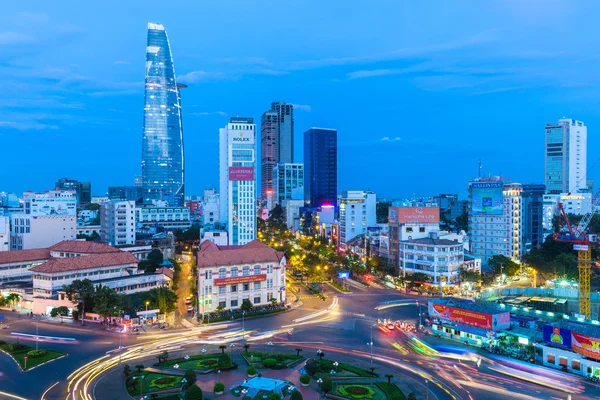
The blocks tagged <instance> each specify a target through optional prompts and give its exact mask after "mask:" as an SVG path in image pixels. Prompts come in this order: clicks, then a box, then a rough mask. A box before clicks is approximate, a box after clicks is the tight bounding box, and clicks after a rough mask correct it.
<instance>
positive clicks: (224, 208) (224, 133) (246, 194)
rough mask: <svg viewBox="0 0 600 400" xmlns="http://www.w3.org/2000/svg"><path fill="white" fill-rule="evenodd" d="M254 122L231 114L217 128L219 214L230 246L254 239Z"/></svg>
mask: <svg viewBox="0 0 600 400" xmlns="http://www.w3.org/2000/svg"><path fill="white" fill-rule="evenodd" d="M255 170H256V125H255V124H254V120H253V119H252V118H239V117H232V118H231V119H230V120H229V123H228V124H227V126H225V128H221V129H220V130H219V180H220V193H219V195H220V208H221V210H220V213H219V218H220V220H221V223H222V224H225V225H226V226H227V236H228V238H229V244H230V245H244V244H246V243H249V242H251V241H252V240H254V239H255V238H256V171H255Z"/></svg>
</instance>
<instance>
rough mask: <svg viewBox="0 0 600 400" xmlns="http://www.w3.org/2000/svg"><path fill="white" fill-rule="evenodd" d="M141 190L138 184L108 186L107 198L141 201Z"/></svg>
mask: <svg viewBox="0 0 600 400" xmlns="http://www.w3.org/2000/svg"><path fill="white" fill-rule="evenodd" d="M142 196H143V191H142V188H141V187H140V186H109V187H108V198H109V199H110V200H133V201H135V202H138V201H141V200H142Z"/></svg>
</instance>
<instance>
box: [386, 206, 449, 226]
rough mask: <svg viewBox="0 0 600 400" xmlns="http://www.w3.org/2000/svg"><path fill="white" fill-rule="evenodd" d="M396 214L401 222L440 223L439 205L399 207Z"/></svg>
mask: <svg viewBox="0 0 600 400" xmlns="http://www.w3.org/2000/svg"><path fill="white" fill-rule="evenodd" d="M394 214H395V215H396V217H397V218H398V223H399V224H415V223H436V224H437V223H439V222H440V209H439V207H398V208H396V210H395V212H394Z"/></svg>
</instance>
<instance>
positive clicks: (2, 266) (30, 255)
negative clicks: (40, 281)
mask: <svg viewBox="0 0 600 400" xmlns="http://www.w3.org/2000/svg"><path fill="white" fill-rule="evenodd" d="M49 259H50V250H49V249H30V250H13V251H2V252H0V286H2V285H3V284H6V283H8V282H27V281H31V272H29V270H30V269H31V268H32V267H35V266H36V265H40V264H43V263H45V262H46V261H48V260H49Z"/></svg>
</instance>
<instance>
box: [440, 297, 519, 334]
mask: <svg viewBox="0 0 600 400" xmlns="http://www.w3.org/2000/svg"><path fill="white" fill-rule="evenodd" d="M429 315H430V316H431V317H433V318H439V319H445V320H448V321H451V322H456V323H458V324H465V325H471V326H476V327H478V328H483V329H488V330H498V329H508V328H510V313H509V312H508V311H507V312H503V313H499V314H488V313H482V312H478V311H471V310H465V309H463V308H457V307H452V306H447V305H444V304H439V303H432V302H429Z"/></svg>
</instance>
